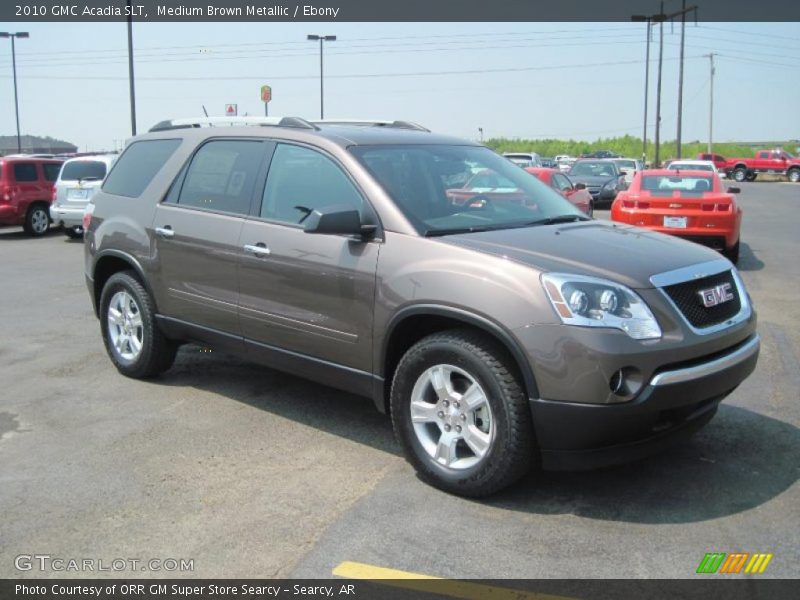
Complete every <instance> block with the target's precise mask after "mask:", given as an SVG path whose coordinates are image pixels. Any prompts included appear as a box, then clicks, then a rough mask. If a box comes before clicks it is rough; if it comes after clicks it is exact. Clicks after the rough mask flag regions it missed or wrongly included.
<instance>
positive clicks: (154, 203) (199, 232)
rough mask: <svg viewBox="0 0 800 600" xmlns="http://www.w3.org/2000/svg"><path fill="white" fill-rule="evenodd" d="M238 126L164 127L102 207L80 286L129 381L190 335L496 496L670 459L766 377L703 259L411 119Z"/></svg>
mask: <svg viewBox="0 0 800 600" xmlns="http://www.w3.org/2000/svg"><path fill="white" fill-rule="evenodd" d="M245 123H250V124H255V125H260V126H233V127H231V126H226V127H220V126H208V125H220V124H221V123H219V122H217V121H214V120H207V119H206V120H203V119H195V120H182V121H165V122H162V123H159V124H158V125H157V126H156V127H154V128H153V130H151V132H150V133H147V134H145V135H141V136H138V137H136V138H133V140H131V142H130V143H129V144H128V145H127V147H126V149H125V151H124V153H123V154H122V156H121V157H120V158H119V160H118V161H117V163H116V164H115V166H114V168H113V169H112V170H111V172H110V173H109V175H108V177H107V179H106V181H105V182H104V184H103V186H102V189H101V191H100V192H98V193H97V194H96V195H95V197H94V205H93V212H91V213H90V214H91V217H90V220H89V222H88V228H87V232H86V245H85V255H86V261H85V270H86V281H87V284H88V287H89V293H90V296H91V298H92V301H93V303H94V307H95V311H96V313H97V315H98V317H99V319H100V327H101V331H102V338H103V341H104V342H105V345H106V349H107V351H108V355H109V357H110V358H111V360H112V362H113V363H114V364H115V365H116V367H117V369H118V370H119V371H120V372H121V373H122V374H124V375H127V376H129V377H136V378H144V377H153V376H156V375H159V374H160V373H162V372H164V371H165V370H167V369H168V368H169V367H170V365H171V364H172V362H173V360H174V359H175V353H176V349H177V348H178V345H179V344H181V343H184V342H197V343H202V344H204V345H209V346H212V347H216V348H219V349H224V350H226V351H230V352H235V353H239V354H242V355H244V356H246V357H249V358H250V359H252V360H253V361H257V362H261V363H263V364H264V365H267V366H269V367H272V368H276V369H280V370H283V371H287V372H289V373H294V374H297V375H300V376H302V377H307V378H310V379H313V380H315V381H318V382H322V383H325V384H328V385H331V386H335V387H338V388H341V389H343V390H347V391H350V392H353V393H355V394H360V395H364V396H367V397H369V398H371V399H372V400H373V401H374V403H375V405H376V407H377V408H378V410H380V411H382V412H388V413H390V414H391V416H392V422H393V424H394V429H395V432H396V435H397V437H398V439H399V441H400V443H401V444H402V447H403V449H404V451H405V454H406V457H407V458H408V460H409V461H410V462H411V464H413V465H414V467H415V468H416V469H417V471H418V472H419V474H420V476H421V477H422V478H423V479H425V480H426V481H428V482H430V483H432V484H433V485H436V486H438V487H440V488H442V489H445V490H448V491H450V492H454V493H457V494H462V495H465V496H482V495H486V494H490V493H492V492H495V491H497V490H499V489H501V488H503V487H504V486H507V485H508V484H510V483H511V482H513V481H515V480H516V479H518V478H519V477H521V476H522V475H523V474H524V473H527V472H528V471H529V470H531V469H532V468H534V467H540V466H541V467H544V468H554V469H574V468H582V467H587V466H589V467H592V466H597V465H605V464H613V463H620V462H625V461H629V460H631V459H634V458H638V457H641V456H644V455H646V454H648V453H649V452H652V451H654V450H657V449H659V448H662V447H664V446H665V445H666V444H667V443H669V442H672V441H674V440H675V439H677V438H681V437H684V436H687V435H689V434H690V433H692V432H694V431H696V430H697V429H699V428H700V427H701V426H703V425H704V424H705V423H706V422H708V421H709V420H710V419H711V418H712V416H713V415H714V414H715V412H716V410H717V407H718V405H719V403H720V402H721V401H722V399H723V398H725V396H727V395H728V394H729V393H730V392H732V391H733V390H734V389H735V388H736V387H737V386H738V385H739V384H740V383H741V382H742V381H743V380H744V379H745V378H746V377H747V376H748V375H749V374H750V373H751V372H752V371H753V369H754V368H755V365H756V360H757V356H758V350H759V337H758V335H757V333H756V315H755V312H754V310H753V308H752V306H751V303H750V298H749V296H748V294H747V292H746V290H745V288H744V285H743V284H742V280H741V278H740V277H739V275H738V273H737V271H736V269H735V268H734V267H733V265H732V264H731V263H730V262H728V261H727V260H726V259H724V258H720V257H719V255H718V254H717V253H716V252H714V251H712V250H709V249H707V248H703V247H701V246H699V245H696V244H693V243H691V242H686V241H683V240H680V239H676V238H674V237H670V236H665V235H661V234H658V233H654V232H650V231H647V230H643V229H636V228H633V227H628V226H623V225H619V224H614V223H610V222H603V221H595V220H591V219H589V218H588V217H586V216H585V215H584V214H583V213H581V212H580V211H579V210H578V209H576V208H575V207H573V206H572V205H571V204H570V203H569V202H568V201H566V200H565V199H564V198H563V197H562V196H561V195H559V194H558V193H556V192H555V191H553V190H552V189H550V188H549V187H548V186H546V185H545V184H543V183H541V182H540V181H539V180H538V179H537V178H535V177H531V176H530V174H528V173H526V172H525V171H524V170H522V169H520V168H518V167H516V166H515V165H514V164H513V163H511V162H510V161H508V160H507V159H505V158H503V157H501V156H499V155H497V154H495V153H494V152H492V151H491V150H489V149H488V148H486V147H484V146H481V145H478V144H475V143H471V142H468V141H465V140H460V139H455V138H450V137H445V136H441V135H436V134H433V133H431V132H429V131H428V130H426V129H424V128H422V127H419V126H417V125H414V124H411V123H406V122H391V123H389V122H375V123H371V122H359V123H358V124H341V123H338V124H336V123H325V122H317V123H312V122H308V121H304V120H302V119H297V118H284V119H275V118H260V119H250V120H245V121H243V120H241V119H240V120H238V121H236V122H235V124H236V125H244V124H245ZM476 170H478V171H480V172H487V171H488V172H494V173H496V174H497V175H498V177H501V178H503V179H504V180H507V181H509V182H511V183H512V184H513V185H512V186H511V187H510V188H509V189H506V190H504V191H503V193H500V192H498V190H494V191H493V193H492V194H491V196H490V195H488V194H485V193H482V192H481V191H480V190H475V189H471V188H469V187H468V186H466V185H465V182H467V181H468V180H469V179H470V177H471V176H472V174H474V173H475V172H476Z"/></svg>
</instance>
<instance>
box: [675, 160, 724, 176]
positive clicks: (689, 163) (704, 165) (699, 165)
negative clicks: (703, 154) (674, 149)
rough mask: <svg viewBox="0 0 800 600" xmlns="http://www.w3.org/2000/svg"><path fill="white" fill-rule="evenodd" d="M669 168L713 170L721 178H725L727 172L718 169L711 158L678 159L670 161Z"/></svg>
mask: <svg viewBox="0 0 800 600" xmlns="http://www.w3.org/2000/svg"><path fill="white" fill-rule="evenodd" d="M667 168H668V169H670V170H672V171H678V170H683V171H712V172H713V173H716V174H717V175H719V177H720V179H725V172H724V171H720V170H719V169H717V166H716V165H715V164H714V163H713V162H711V161H710V160H676V161H673V162H671V163H669V166H668V167H667Z"/></svg>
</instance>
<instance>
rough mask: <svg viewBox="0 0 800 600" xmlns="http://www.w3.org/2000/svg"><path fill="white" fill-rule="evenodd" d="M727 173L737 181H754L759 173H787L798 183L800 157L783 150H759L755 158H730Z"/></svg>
mask: <svg viewBox="0 0 800 600" xmlns="http://www.w3.org/2000/svg"><path fill="white" fill-rule="evenodd" d="M725 173H726V174H727V175H728V177H729V178H731V179H733V180H735V181H753V180H754V179H755V178H756V177H757V176H758V174H759V173H771V174H774V175H786V178H787V179H788V180H789V181H791V182H793V183H797V182H798V181H800V158H796V157H794V156H792V155H791V154H789V153H788V152H785V151H783V150H759V151H758V152H756V156H755V158H729V159H727V161H726V162H725Z"/></svg>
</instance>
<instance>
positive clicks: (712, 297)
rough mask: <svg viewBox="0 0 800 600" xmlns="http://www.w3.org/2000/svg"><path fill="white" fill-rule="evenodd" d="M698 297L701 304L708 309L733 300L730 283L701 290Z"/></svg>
mask: <svg viewBox="0 0 800 600" xmlns="http://www.w3.org/2000/svg"><path fill="white" fill-rule="evenodd" d="M697 295H698V296H700V303H701V304H702V305H703V306H705V307H706V308H711V307H712V306H716V305H717V304H722V303H723V302H728V301H729V300H733V292H731V284H730V283H722V284H720V285H718V286H716V287H713V288H710V289H708V290H700V291H699V292H697Z"/></svg>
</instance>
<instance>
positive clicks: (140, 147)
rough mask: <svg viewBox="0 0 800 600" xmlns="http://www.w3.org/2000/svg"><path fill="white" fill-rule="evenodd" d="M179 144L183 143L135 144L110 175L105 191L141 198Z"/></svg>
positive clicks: (173, 141) (177, 141) (176, 141)
mask: <svg viewBox="0 0 800 600" xmlns="http://www.w3.org/2000/svg"><path fill="white" fill-rule="evenodd" d="M180 144H181V140H142V141H141V142H133V143H132V144H131V145H130V146H128V148H127V149H126V150H125V152H123V153H122V156H120V158H119V160H118V161H117V163H116V165H115V166H114V168H113V169H112V170H111V173H109V174H108V179H106V182H105V184H104V185H103V191H104V192H106V193H108V194H116V195H118V196H128V197H130V198H138V197H139V196H141V195H142V192H143V191H144V189H145V188H146V187H147V186H148V185H150V182H151V181H152V180H153V177H155V176H156V173H158V172H159V171H160V170H161V167H163V166H164V163H165V162H166V161H167V159H169V157H170V156H172V153H173V152H175V150H176V149H177V148H178V146H180Z"/></svg>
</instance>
